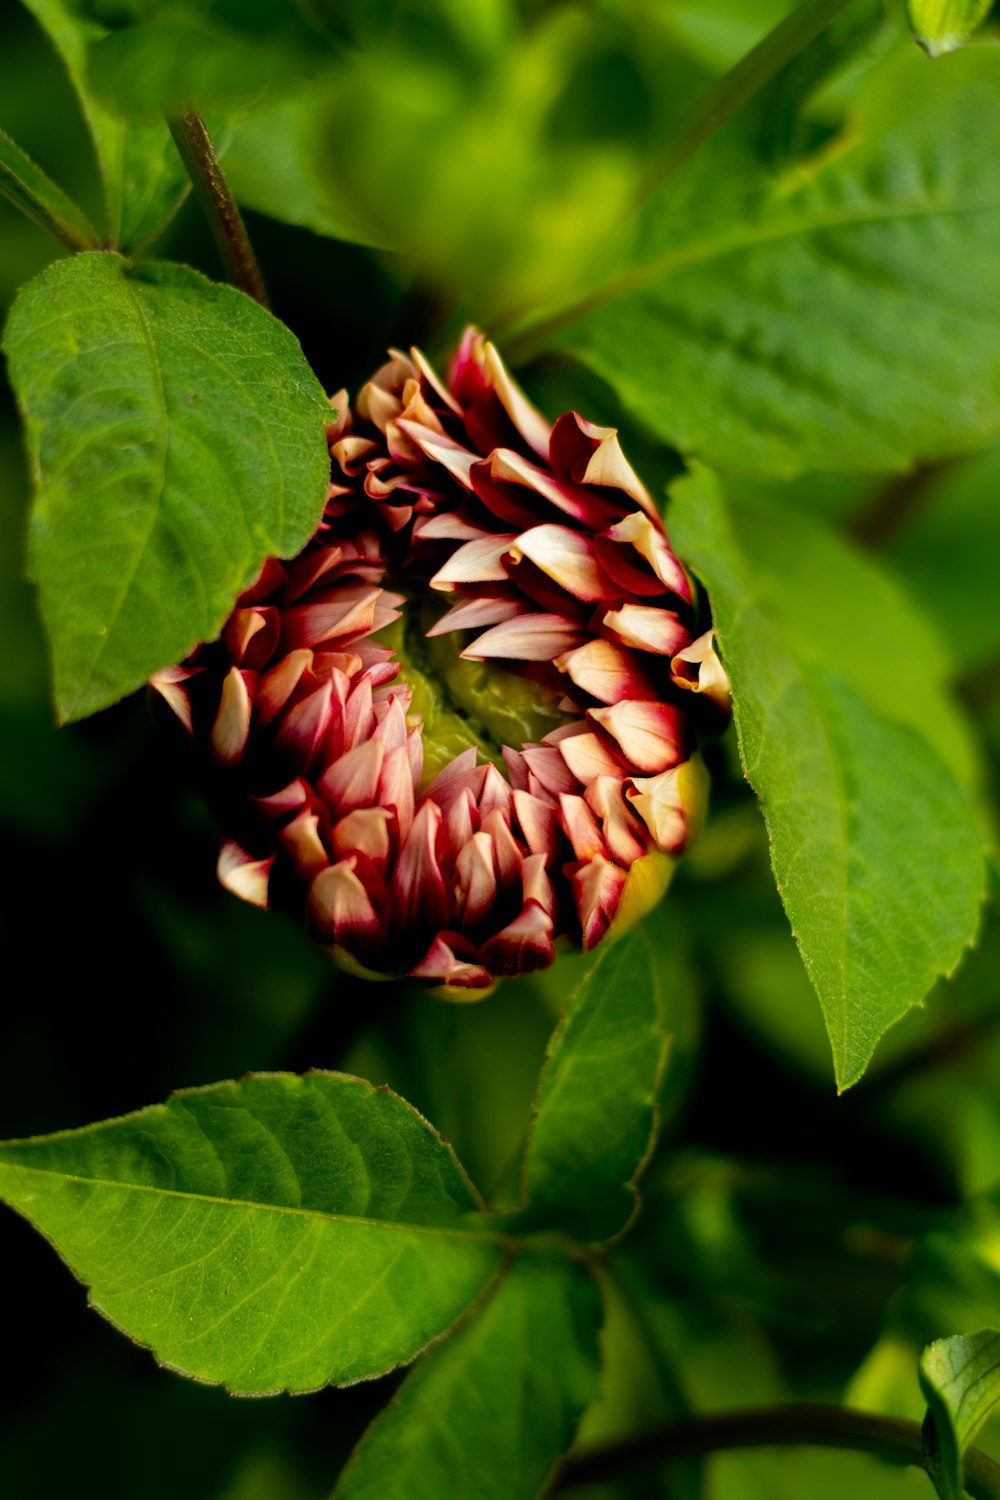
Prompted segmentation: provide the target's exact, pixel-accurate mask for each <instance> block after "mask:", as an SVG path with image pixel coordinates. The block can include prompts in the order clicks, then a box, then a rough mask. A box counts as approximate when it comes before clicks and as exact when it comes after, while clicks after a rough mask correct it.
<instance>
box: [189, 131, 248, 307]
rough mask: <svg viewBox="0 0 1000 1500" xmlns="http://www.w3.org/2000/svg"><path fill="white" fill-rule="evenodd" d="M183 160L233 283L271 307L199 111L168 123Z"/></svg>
mask: <svg viewBox="0 0 1000 1500" xmlns="http://www.w3.org/2000/svg"><path fill="white" fill-rule="evenodd" d="M167 124H168V125H169V126H170V134H171V135H172V136H173V138H174V141H175V142H176V144H177V149H178V151H179V152H180V154H181V160H182V161H183V163H184V165H185V167H186V168H187V173H188V176H189V177H190V179H191V183H192V186H193V187H194V190H195V193H196V194H197V196H198V201H199V202H200V204H201V206H202V208H203V209H204V211H205V217H206V218H207V219H208V222H209V226H210V228H211V230H212V235H213V237H214V239H215V243H216V245H217V246H218V249H219V254H220V255H221V256H222V261H223V264H224V265H225V267H226V271H227V273H228V275H229V279H230V281H232V282H233V284H234V285H235V286H238V287H240V288H241V289H242V290H243V291H244V292H246V293H247V295H248V296H250V297H253V299H254V301H255V302H259V303H260V305H261V307H268V306H269V303H268V300H267V292H266V290H265V288H264V278H263V277H262V276H261V274H260V267H259V266H258V264H257V258H256V256H255V255H254V253H253V248H252V246H251V244H250V238H249V236H248V234H247V231H246V225H245V224H244V223H243V220H242V218H241V216H240V211H239V209H238V208H237V206H236V199H235V198H234V197H233V195H232V193H231V191H230V189H229V184H228V182H227V181H226V179H225V176H224V175H223V171H222V167H221V166H220V165H219V158H218V157H217V156H216V154H215V147H214V146H213V145H212V138H211V136H210V135H209V133H208V131H207V130H206V129H205V122H204V120H203V119H202V118H201V115H199V114H198V112H197V110H194V109H186V110H185V111H184V112H183V114H180V115H177V116H175V117H174V118H172V119H169V120H168V121H167Z"/></svg>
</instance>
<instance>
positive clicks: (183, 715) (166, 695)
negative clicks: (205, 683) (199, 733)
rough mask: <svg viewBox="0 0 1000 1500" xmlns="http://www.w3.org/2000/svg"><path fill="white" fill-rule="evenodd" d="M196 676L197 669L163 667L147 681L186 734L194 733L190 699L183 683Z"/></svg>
mask: <svg viewBox="0 0 1000 1500" xmlns="http://www.w3.org/2000/svg"><path fill="white" fill-rule="evenodd" d="M198 675H199V673H198V668H197V667H164V669H163V671H162V672H154V674H153V676H152V677H151V678H150V679H149V685H150V687H151V688H152V689H153V691H154V692H155V693H158V694H159V696H160V697H161V698H162V699H163V701H164V703H166V704H167V705H168V707H169V708H170V709H171V710H172V711H173V713H174V714H175V716H176V717H177V718H178V719H179V720H180V722H181V723H182V724H183V725H184V728H185V729H186V730H187V732H188V734H193V733H194V723H193V721H192V718H191V699H190V696H189V694H188V690H187V688H186V687H185V683H187V682H188V681H189V680H190V679H191V678H192V677H197V676H198Z"/></svg>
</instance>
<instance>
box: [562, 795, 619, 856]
mask: <svg viewBox="0 0 1000 1500" xmlns="http://www.w3.org/2000/svg"><path fill="white" fill-rule="evenodd" d="M559 809H560V812H561V813H562V817H561V819H560V822H561V823H562V826H563V828H564V829H565V831H566V835H567V837H568V839H569V841H570V843H571V844H572V845H573V853H574V854H575V855H576V857H577V859H582V860H589V859H593V858H594V857H595V855H598V854H599V855H601V857H602V858H605V859H606V858H607V856H608V853H609V851H608V846H607V844H606V843H605V842H604V838H603V835H602V834H601V829H600V825H599V824H598V821H597V819H596V818H595V817H594V814H593V813H592V812H591V810H590V808H589V807H588V806H587V804H586V802H585V801H584V799H583V798H582V797H571V796H569V795H568V794H567V793H566V792H564V793H563V794H562V796H561V797H560V798H559Z"/></svg>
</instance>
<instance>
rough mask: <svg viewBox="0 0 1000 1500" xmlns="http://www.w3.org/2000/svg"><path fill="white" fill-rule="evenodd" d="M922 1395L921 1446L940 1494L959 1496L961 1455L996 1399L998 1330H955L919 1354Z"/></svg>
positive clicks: (953, 1499) (999, 1388)
mask: <svg viewBox="0 0 1000 1500" xmlns="http://www.w3.org/2000/svg"><path fill="white" fill-rule="evenodd" d="M920 1386H921V1389H922V1390H923V1393H924V1395H925V1397H926V1398H927V1418H926V1420H925V1422H924V1451H925V1454H926V1456H927V1460H928V1472H929V1473H930V1475H931V1478H932V1479H933V1480H934V1484H935V1487H936V1489H937V1492H938V1494H939V1496H940V1497H941V1500H962V1495H963V1493H964V1488H963V1463H962V1455H963V1454H964V1452H965V1450H966V1448H968V1446H969V1444H970V1443H971V1442H972V1441H973V1439H974V1438H975V1436H976V1433H977V1432H978V1431H979V1429H980V1428H981V1427H982V1425H983V1423H984V1422H985V1421H986V1418H987V1417H988V1416H989V1414H990V1412H991V1411H992V1410H993V1408H994V1406H996V1404H997V1402H998V1401H1000V1331H998V1330H997V1329H995V1328H984V1329H982V1330H981V1331H980V1332H978V1333H967V1334H966V1333H958V1334H955V1335H954V1336H953V1337H952V1338H947V1339H938V1340H936V1342H935V1343H933V1344H928V1346H927V1348H926V1349H925V1350H924V1352H923V1354H922V1355H921V1358H920Z"/></svg>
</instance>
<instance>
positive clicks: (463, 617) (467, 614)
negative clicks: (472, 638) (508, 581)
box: [427, 595, 531, 636]
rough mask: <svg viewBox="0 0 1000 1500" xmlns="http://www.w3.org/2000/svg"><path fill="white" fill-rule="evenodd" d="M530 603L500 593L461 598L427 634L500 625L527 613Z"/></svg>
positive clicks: (445, 633)
mask: <svg viewBox="0 0 1000 1500" xmlns="http://www.w3.org/2000/svg"><path fill="white" fill-rule="evenodd" d="M530 608H531V605H530V604H529V603H528V601H527V600H526V599H521V598H519V597H518V596H517V595H510V596H506V597H505V596H504V595H500V596H499V597H498V598H496V599H490V598H485V599H463V600H462V602H461V603H460V604H453V605H452V607H451V609H449V611H448V613H447V614H446V615H442V616H441V618H440V620H438V622H437V624H436V625H432V626H431V628H430V630H428V632H427V634H428V636H434V635H447V634H448V632H449V631H451V630H482V629H483V627H484V626H486V625H500V624H502V623H503V621H504V620H513V619H514V618H515V617H516V616H517V615H523V614H527V612H528V611H529V610H530Z"/></svg>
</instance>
